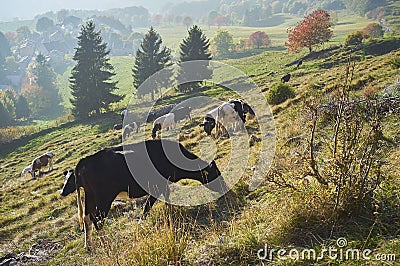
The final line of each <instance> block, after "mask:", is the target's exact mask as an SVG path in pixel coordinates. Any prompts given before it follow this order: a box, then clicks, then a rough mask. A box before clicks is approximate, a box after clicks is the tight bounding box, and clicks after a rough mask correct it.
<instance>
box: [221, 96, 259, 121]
mask: <svg viewBox="0 0 400 266" xmlns="http://www.w3.org/2000/svg"><path fill="white" fill-rule="evenodd" d="M228 103H232V104H234V107H233V108H234V109H235V111H236V112H237V113H238V115H239V117H240V119H241V120H242V121H243V124H244V123H245V122H246V115H247V114H250V115H252V116H255V113H254V110H253V109H252V108H251V106H250V105H248V104H247V103H245V102H244V101H243V100H241V99H229V101H228Z"/></svg>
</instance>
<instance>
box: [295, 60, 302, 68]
mask: <svg viewBox="0 0 400 266" xmlns="http://www.w3.org/2000/svg"><path fill="white" fill-rule="evenodd" d="M302 64H303V59H301V58H300V59H299V60H297V64H296V68H298V67H300V66H301V65H302Z"/></svg>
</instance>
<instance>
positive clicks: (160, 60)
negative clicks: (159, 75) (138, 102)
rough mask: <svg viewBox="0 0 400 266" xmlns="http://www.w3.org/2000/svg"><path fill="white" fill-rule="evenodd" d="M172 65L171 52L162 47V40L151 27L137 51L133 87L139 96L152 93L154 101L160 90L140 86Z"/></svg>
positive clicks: (133, 70)
mask: <svg viewBox="0 0 400 266" xmlns="http://www.w3.org/2000/svg"><path fill="white" fill-rule="evenodd" d="M170 64H171V52H170V50H169V49H168V48H166V47H165V46H164V47H163V46H162V38H161V37H160V35H159V34H158V33H157V32H156V31H155V30H154V29H153V27H151V28H150V30H149V31H148V32H147V33H146V35H145V36H144V38H143V41H142V44H141V45H140V49H138V50H137V51H136V57H135V65H134V67H133V69H132V75H133V86H134V87H135V88H136V89H137V95H138V96H139V97H142V96H143V95H146V94H149V93H151V99H152V100H154V94H155V93H156V92H157V91H158V90H159V88H158V86H152V87H149V86H142V87H140V85H141V84H142V83H143V82H144V81H145V80H146V79H147V78H148V77H150V76H151V75H153V74H154V73H156V72H158V71H159V70H161V69H163V68H164V67H166V66H169V65H170ZM155 85H157V84H155Z"/></svg>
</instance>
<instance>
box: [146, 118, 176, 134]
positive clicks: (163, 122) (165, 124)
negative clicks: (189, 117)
mask: <svg viewBox="0 0 400 266" xmlns="http://www.w3.org/2000/svg"><path fill="white" fill-rule="evenodd" d="M175 127H176V125H175V115H174V114H173V113H168V114H166V115H163V116H160V117H158V118H157V119H156V120H154V122H153V129H152V131H151V137H152V138H153V139H155V138H156V136H157V131H161V129H163V128H164V129H166V130H170V129H172V128H173V129H174V130H175Z"/></svg>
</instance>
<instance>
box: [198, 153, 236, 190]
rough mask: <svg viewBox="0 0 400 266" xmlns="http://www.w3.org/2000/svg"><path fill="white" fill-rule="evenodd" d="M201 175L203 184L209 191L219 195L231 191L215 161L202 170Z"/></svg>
mask: <svg viewBox="0 0 400 266" xmlns="http://www.w3.org/2000/svg"><path fill="white" fill-rule="evenodd" d="M201 174H202V177H203V180H202V183H203V184H204V185H205V186H206V187H207V188H208V189H211V190H212V191H216V192H219V193H226V192H227V191H228V190H229V187H228V185H227V184H226V183H225V180H224V179H223V178H222V176H221V172H220V171H219V169H218V167H217V164H216V163H215V161H214V160H212V161H211V162H210V163H209V164H208V166H207V167H205V168H204V169H203V170H201ZM218 177H220V178H218Z"/></svg>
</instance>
